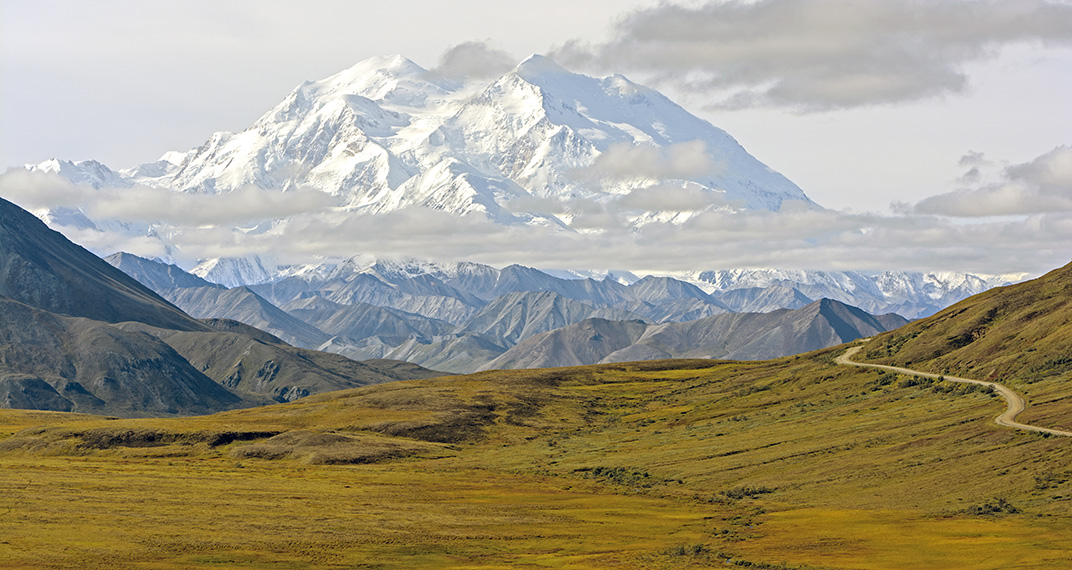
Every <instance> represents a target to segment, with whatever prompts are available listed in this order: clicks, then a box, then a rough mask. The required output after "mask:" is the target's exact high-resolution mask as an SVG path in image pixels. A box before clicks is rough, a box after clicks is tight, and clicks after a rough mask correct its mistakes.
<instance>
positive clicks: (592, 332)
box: [484, 299, 908, 369]
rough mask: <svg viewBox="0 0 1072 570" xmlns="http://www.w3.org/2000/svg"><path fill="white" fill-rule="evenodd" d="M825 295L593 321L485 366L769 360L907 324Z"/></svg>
mask: <svg viewBox="0 0 1072 570" xmlns="http://www.w3.org/2000/svg"><path fill="white" fill-rule="evenodd" d="M907 322H908V321H906V320H905V319H904V318H902V317H899V316H897V315H893V314H887V315H881V316H873V315H870V314H868V313H866V312H864V311H861V310H860V309H857V308H855V307H850V306H848V305H845V304H843V303H840V302H838V301H832V300H829V299H823V300H820V301H816V302H814V303H812V304H810V305H807V306H806V307H802V308H800V309H796V310H787V309H783V310H779V311H774V312H771V313H734V314H724V315H715V316H712V317H708V318H705V319H699V320H695V321H690V322H685V323H663V324H659V325H645V324H644V323H641V322H637V321H632V322H622V321H617V322H616V321H607V320H602V319H589V320H586V321H583V322H580V323H577V324H575V325H571V326H568V327H564V328H562V329H558V330H555V331H551V332H548V333H544V334H541V335H537V336H535V337H532V338H530V339H528V340H525V341H522V342H520V343H518V344H517V346H514V347H513V348H511V349H510V350H508V351H506V352H505V353H504V354H503V355H502V356H499V357H498V358H496V359H495V360H493V361H491V362H490V363H488V364H487V365H485V366H484V368H485V369H493V368H540V367H550V366H579V365H584V364H600V363H609V362H628V361H635V360H662V359H668V358H718V359H730V360H765V359H770V358H776V357H779V356H787V355H790V354H798V353H802V352H808V351H811V350H816V349H819V348H825V347H828V346H834V345H837V344H841V343H844V342H848V341H851V340H855V339H857V338H861V337H866V336H870V335H873V334H877V333H880V332H885V331H888V330H891V329H894V328H897V327H899V326H902V325H904V324H905V323H907Z"/></svg>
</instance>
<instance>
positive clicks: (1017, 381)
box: [859, 264, 1072, 429]
mask: <svg viewBox="0 0 1072 570" xmlns="http://www.w3.org/2000/svg"><path fill="white" fill-rule="evenodd" d="M859 359H860V360H866V361H870V362H877V363H881V364H895V365H899V366H908V367H912V368H915V369H918V370H925V371H928V372H933V373H937V374H952V375H957V376H965V377H968V378H974V379H979V380H990V381H995V382H1001V383H1003V384H1006V385H1008V386H1010V387H1012V388H1014V389H1016V390H1017V391H1019V392H1021V393H1022V394H1024V395H1025V397H1026V398H1027V400H1028V402H1029V403H1030V406H1029V407H1028V409H1027V411H1026V412H1025V413H1024V414H1023V415H1022V416H1021V420H1022V421H1025V422H1028V423H1037V424H1039V425H1044V426H1047V427H1054V428H1060V429H1070V428H1072V398H1070V397H1069V396H1070V394H1072V264H1069V265H1066V266H1065V267H1062V268H1060V269H1055V270H1054V271H1051V272H1050V273H1048V274H1046V275H1044V276H1042V277H1040V278H1038V279H1034V280H1031V281H1027V282H1024V283H1019V284H1016V285H1010V286H1008V287H1001V288H998V289H992V290H990V291H987V292H985V293H982V294H979V295H976V296H974V297H971V298H969V299H966V300H964V301H961V302H960V303H957V304H956V305H953V306H951V307H949V308H947V309H945V310H943V311H941V312H939V313H937V314H935V315H934V316H932V317H929V318H926V319H922V320H919V321H916V322H913V323H911V324H909V325H907V326H904V327H901V328H900V329H897V330H895V331H891V332H888V333H885V334H881V335H877V336H875V338H874V339H873V340H872V341H871V342H869V343H868V344H867V345H866V346H865V347H864V350H863V353H862V358H859Z"/></svg>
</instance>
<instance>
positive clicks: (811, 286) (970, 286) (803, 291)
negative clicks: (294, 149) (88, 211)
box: [195, 255, 1024, 322]
mask: <svg viewBox="0 0 1072 570" xmlns="http://www.w3.org/2000/svg"><path fill="white" fill-rule="evenodd" d="M208 266H214V267H228V268H237V267H257V268H259V269H258V270H257V271H255V272H251V273H250V275H251V276H249V277H246V278H245V279H247V280H243V277H241V276H240V275H239V273H238V272H237V271H233V272H230V273H224V272H218V273H216V274H215V276H214V275H210V274H207V273H206V274H205V275H203V277H205V278H206V279H208V280H209V281H213V282H216V283H221V284H224V285H227V286H230V287H234V286H239V285H255V286H256V287H255V288H256V289H257V290H258V292H260V293H261V294H262V295H265V296H267V297H268V298H269V299H271V300H273V301H274V302H276V303H279V304H283V303H286V302H288V301H290V300H292V299H294V298H295V297H297V296H300V295H303V294H311V293H317V292H321V293H322V292H325V291H326V292H327V293H324V294H326V295H329V296H334V298H335V300H336V301H338V302H345V303H351V302H354V301H361V302H372V304H383V305H385V306H392V307H394V308H396V309H400V310H405V311H410V312H416V313H421V314H424V315H426V316H430V317H434V318H445V319H446V320H454V321H458V320H459V319H465V318H469V316H471V315H472V313H473V311H474V310H475V309H476V308H479V307H481V306H483V305H484V304H485V303H486V302H488V301H490V300H492V299H495V298H497V297H500V296H502V295H506V294H508V293H514V292H536V291H551V292H555V293H557V294H559V295H561V296H562V297H564V298H567V299H573V300H575V301H580V302H582V303H586V304H589V305H591V306H594V307H616V308H619V309H622V310H626V311H631V312H633V313H636V314H638V315H641V316H643V317H645V318H648V319H650V320H652V321H654V322H663V321H682V320H691V319H695V318H700V317H703V316H709V315H711V314H718V313H721V312H726V311H733V312H768V311H773V310H776V309H797V308H800V307H802V306H804V305H807V304H809V303H811V302H812V301H813V300H817V299H824V298H825V299H834V300H837V301H840V302H843V303H846V304H850V305H853V306H856V307H860V308H862V309H864V310H866V311H868V312H870V313H872V314H884V313H897V314H899V315H901V316H904V317H907V318H910V319H916V318H922V317H926V316H930V315H932V314H934V313H936V312H938V311H939V310H941V309H943V308H945V307H947V306H949V305H952V304H953V303H956V302H958V301H960V300H962V299H966V298H968V297H970V296H972V295H975V294H977V293H981V292H983V291H986V290H988V289H991V288H993V287H999V286H1003V285H1008V284H1011V283H1016V282H1018V281H1021V280H1022V279H1023V278H1024V275H1022V274H1010V275H983V274H970V273H957V272H930V273H923V272H907V271H886V272H881V273H866V272H859V271H814V270H777V269H735V270H706V271H693V272H681V273H674V274H670V275H658V276H651V275H649V276H646V277H644V278H640V277H638V276H636V275H634V274H632V273H630V272H627V271H605V272H590V271H583V270H581V271H566V270H553V271H545V270H539V269H534V268H531V267H524V266H521V265H510V266H507V267H503V268H501V269H500V268H495V267H492V266H490V265H483V264H480V263H472V262H462V263H449V262H434V261H426V260H418V259H396V260H391V259H378V258H376V257H374V256H370V255H360V256H356V257H354V258H351V259H347V260H343V261H338V262H324V263H321V264H309V265H289V266H276V265H273V264H272V263H270V262H269V261H266V260H264V259H261V258H259V257H256V256H251V257H249V258H239V259H233V258H224V259H219V260H208V261H205V262H202V264H201V265H200V266H199V267H202V268H203V267H208ZM195 273H196V271H195ZM216 279H219V280H216ZM371 285H375V287H376V288H377V289H380V288H383V289H384V291H387V290H389V291H390V294H389V295H387V296H389V297H391V298H392V299H394V301H392V303H387V302H385V301H383V299H386V298H387V296H384V295H386V293H384V292H381V293H376V294H373V293H371V289H369V287H370V286H371ZM436 299H438V301H436ZM443 303H449V304H451V305H452V306H453V305H457V306H454V307H452V308H451V309H450V311H445V312H438V311H440V309H443ZM421 307H423V308H421ZM427 311H431V312H427ZM452 315H453V316H452ZM459 322H460V321H459Z"/></svg>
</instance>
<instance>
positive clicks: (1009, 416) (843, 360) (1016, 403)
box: [835, 346, 1072, 437]
mask: <svg viewBox="0 0 1072 570" xmlns="http://www.w3.org/2000/svg"><path fill="white" fill-rule="evenodd" d="M862 348H863V347H862V346H854V347H852V348H850V349H848V350H846V351H845V354H842V355H841V356H839V357H837V360H836V361H835V362H837V363H838V364H844V365H845V366H861V367H863V368H878V369H881V370H889V371H891V372H897V373H898V374H911V375H914V376H923V377H925V378H935V379H937V378H939V377H941V378H944V379H945V380H949V381H950V382H963V383H965V384H979V385H982V386H990V387H991V388H993V389H994V391H996V392H997V393H999V394H1001V397H1003V398H1005V401H1006V402H1007V403H1008V404H1009V407H1008V409H1006V410H1005V412H1004V413H1002V414H1001V415H1000V416H998V417H997V419H996V420H994V421H995V422H997V424H998V425H1002V426H1005V427H1011V428H1015V429H1022V430H1027V431H1037V432H1040V433H1048V434H1053V435H1063V436H1067V437H1072V432H1068V431H1062V430H1059V429H1050V428H1044V427H1038V426H1031V425H1027V424H1022V423H1020V422H1018V421H1016V416H1018V415H1020V412H1022V411H1024V409H1025V408H1027V402H1025V401H1024V398H1023V397H1022V396H1020V395H1019V394H1017V393H1016V392H1013V391H1012V390H1010V389H1009V388H1008V387H1007V386H1003V385H1001V384H998V383H996V382H984V381H982V380H970V379H968V378H958V377H956V376H947V375H945V374H931V373H930V372H920V371H919V370H910V369H908V368H901V367H899V366H886V365H884V364H864V363H862V362H856V361H853V360H850V359H851V358H852V355H854V354H856V353H857V352H860V349H862Z"/></svg>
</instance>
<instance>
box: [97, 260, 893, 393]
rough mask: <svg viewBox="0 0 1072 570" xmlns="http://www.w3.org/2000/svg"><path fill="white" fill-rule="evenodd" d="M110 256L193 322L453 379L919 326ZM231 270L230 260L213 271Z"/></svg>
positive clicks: (767, 301) (483, 275)
mask: <svg viewBox="0 0 1072 570" xmlns="http://www.w3.org/2000/svg"><path fill="white" fill-rule="evenodd" d="M106 260H107V261H108V262H109V263H112V264H113V265H115V266H116V267H120V268H123V269H124V270H125V271H127V272H128V273H129V274H130V275H131V276H132V277H134V278H135V279H138V280H141V281H143V282H144V283H147V284H148V283H152V284H153V286H154V287H155V288H156V290H157V291H158V292H159V293H160V294H161V295H162V296H163V297H165V298H166V299H168V300H169V301H171V302H173V303H175V304H176V305H178V306H180V307H182V308H183V310H185V311H186V312H188V313H189V314H191V315H195V316H198V317H217V318H227V319H234V320H237V321H241V322H244V323H246V324H249V325H252V326H256V327H258V328H261V329H263V330H265V331H268V332H270V333H271V334H273V335H276V336H278V337H279V338H282V339H284V340H286V341H288V342H291V343H293V344H295V345H298V346H305V347H309V348H317V349H320V350H327V351H330V352H336V353H339V354H343V355H345V356H348V357H351V358H355V359H358V360H365V359H375V358H387V359H393V360H404V361H408V362H413V363H416V364H420V365H421V366H426V367H429V368H433V369H438V370H445V371H450V372H472V371H475V370H479V369H485V368H493V367H506V368H518V367H533V366H568V365H576V364H594V363H598V362H617V361H621V360H623V359H631V360H649V359H663V358H677V357H690V358H691V357H702V358H736V359H764V358H773V357H777V356H784V355H788V354H794V353H798V352H806V351H809V350H815V349H818V348H824V347H826V346H830V345H833V344H840V343H842V342H846V341H850V340H853V339H856V338H859V337H861V336H869V335H872V334H875V333H877V332H882V331H886V330H890V329H892V328H896V327H898V326H901V325H903V324H905V323H906V322H907V320H905V319H904V318H903V317H900V316H898V315H893V314H886V315H882V316H878V317H876V316H873V315H870V314H868V313H866V312H864V311H862V310H859V309H856V308H854V307H851V306H848V305H846V304H844V303H842V302H840V301H834V300H829V299H820V300H818V301H812V300H811V299H809V298H808V297H807V296H805V295H804V294H802V293H800V292H799V291H798V290H796V289H794V288H792V287H786V286H784V285H772V286H770V287H767V288H765V289H764V288H754V287H753V288H744V289H736V290H732V291H731V292H730V293H732V294H727V295H724V296H725V297H727V299H728V300H729V301H730V302H732V303H733V304H734V305H735V306H736V307H738V308H745V309H747V308H749V307H750V306H757V307H761V308H762V309H763V311H747V310H745V311H739V312H734V311H732V310H731V308H730V307H729V306H728V304H727V303H724V302H722V301H721V298H720V297H716V296H713V295H710V294H708V293H705V292H704V291H703V290H702V289H700V288H699V287H697V286H696V285H693V284H691V283H688V282H685V281H682V280H679V279H674V278H671V277H652V276H649V277H644V278H637V277H636V276H633V275H631V274H629V275H626V274H619V275H618V276H617V278H604V279H599V280H597V279H593V278H583V279H579V278H572V279H567V278H562V277H555V276H553V275H550V274H548V273H545V272H542V271H538V270H536V269H532V268H528V267H522V266H509V267H506V268H503V269H501V270H498V269H495V268H492V267H489V266H485V265H479V264H473V263H466V264H453V265H448V264H421V263H417V262H408V263H392V262H384V261H376V262H371V263H364V264H362V263H361V262H359V261H358V260H350V261H348V262H344V263H341V264H333V265H330V266H327V265H324V266H316V267H302V268H293V267H291V268H283V269H282V270H278V271H277V274H276V279H277V280H275V281H273V282H269V283H261V284H258V285H249V286H239V287H234V288H231V289H227V288H224V287H222V286H219V285H213V284H211V283H209V282H207V281H205V280H203V279H201V278H199V277H197V276H194V275H190V274H186V275H183V274H182V273H181V270H180V269H178V268H177V267H175V266H172V265H167V264H164V263H162V262H159V261H152V260H148V259H143V258H140V257H137V256H134V255H131V254H127V253H119V254H115V255H112V256H109V257H108V258H107V259H106ZM230 265H232V262H230V261H228V260H218V261H217V262H216V263H214V264H212V267H213V270H220V269H221V268H226V267H228V266H230ZM241 265H242V266H243V267H250V266H258V267H262V268H264V267H266V266H268V265H270V264H266V263H263V262H262V261H260V260H253V261H248V260H247V261H243V262H242V263H241ZM296 269H297V270H296ZM206 276H207V277H212V276H213V273H212V272H211V271H210V272H207V273H206ZM168 277H170V278H172V280H171V281H170V282H169V281H168V280H167V278H168ZM225 277H228V278H230V277H232V275H226V274H225ZM782 303H785V304H790V305H795V307H794V308H793V309H787V308H782V307H781V304H782Z"/></svg>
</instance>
